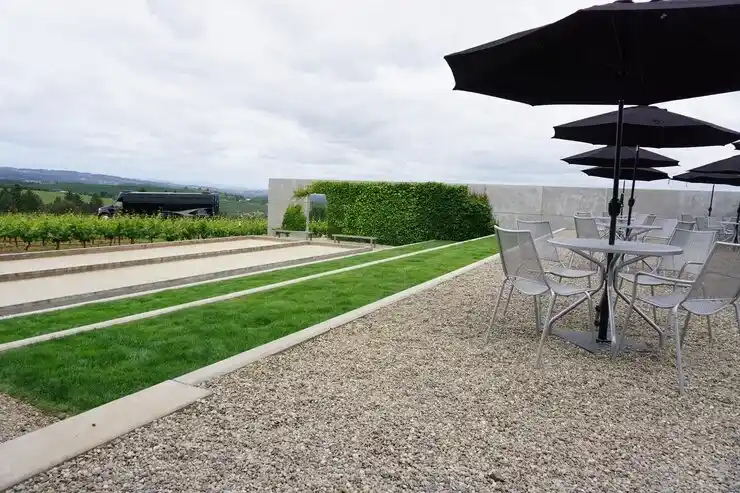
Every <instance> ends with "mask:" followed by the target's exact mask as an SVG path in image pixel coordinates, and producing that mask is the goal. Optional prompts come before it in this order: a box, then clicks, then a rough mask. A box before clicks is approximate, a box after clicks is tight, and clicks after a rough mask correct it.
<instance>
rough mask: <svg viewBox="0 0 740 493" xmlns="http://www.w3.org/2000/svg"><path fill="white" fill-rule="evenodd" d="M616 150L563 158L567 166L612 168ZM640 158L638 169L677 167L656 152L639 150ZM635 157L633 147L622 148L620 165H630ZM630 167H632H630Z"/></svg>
mask: <svg viewBox="0 0 740 493" xmlns="http://www.w3.org/2000/svg"><path fill="white" fill-rule="evenodd" d="M615 153H616V148H615V147H614V146H609V147H601V148H599V149H594V150H593V151H588V152H583V153H581V154H576V155H574V156H569V157H565V158H563V161H565V162H566V163H568V164H577V165H581V166H598V167H600V168H613V167H614V156H615ZM639 154H640V158H639V160H638V161H636V163H637V167H638V168H666V167H669V166H678V161H676V160H675V159H671V158H669V157H667V156H662V155H660V154H658V153H656V152H650V151H646V150H645V149H640V151H639ZM636 157H637V150H636V149H635V148H634V147H622V152H621V153H620V159H621V160H622V163H626V162H627V161H629V164H630V165H632V164H633V162H634V161H635V158H636ZM630 167H632V166H630Z"/></svg>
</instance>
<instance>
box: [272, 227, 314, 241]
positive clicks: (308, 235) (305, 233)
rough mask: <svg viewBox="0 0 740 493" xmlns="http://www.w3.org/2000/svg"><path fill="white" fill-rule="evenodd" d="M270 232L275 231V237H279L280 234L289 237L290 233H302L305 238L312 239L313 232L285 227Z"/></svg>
mask: <svg viewBox="0 0 740 493" xmlns="http://www.w3.org/2000/svg"><path fill="white" fill-rule="evenodd" d="M272 232H273V233H275V236H276V237H277V238H280V237H281V236H285V237H287V238H290V235H291V234H295V235H303V236H305V237H306V239H307V240H312V239H313V233H312V232H310V231H290V230H287V229H274V230H273V231H272Z"/></svg>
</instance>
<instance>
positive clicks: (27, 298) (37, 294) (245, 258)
mask: <svg viewBox="0 0 740 493" xmlns="http://www.w3.org/2000/svg"><path fill="white" fill-rule="evenodd" d="M254 241H257V243H260V244H264V242H263V241H259V240H254ZM231 243H237V242H231ZM202 246H204V247H205V246H210V245H202ZM158 250H161V249H158ZM341 252H345V253H351V251H349V250H347V249H346V248H342V247H335V246H330V245H302V246H295V247H288V248H280V249H275V250H265V251H256V252H249V253H243V254H235V255H223V256H215V257H208V258H202V259H195V260H183V261H179V262H169V263H163V264H153V265H142V266H137V267H123V268H119V269H111V270H104V271H95V272H84V273H79V274H67V275H61V276H53V277H45V278H39V279H27V280H21V281H12V282H3V283H0V310H2V307H8V306H13V305H19V304H25V303H34V302H40V301H43V300H49V299H55V298H62V297H69V296H75V295H83V294H86V293H94V292H99V291H107V290H116V289H122V288H126V287H129V286H139V285H146V284H151V283H156V282H162V281H169V280H175V279H180V278H186V277H193V276H198V275H206V274H211V273H218V272H222V271H231V270H235V269H241V268H247V267H252V266H259V265H263V264H273V263H278V262H286V261H291V260H299V259H308V258H312V257H317V256H321V255H328V254H333V253H341ZM117 253H129V252H117ZM137 253H139V252H137ZM110 255H113V254H110ZM42 260H66V259H64V258H60V259H37V260H30V261H29V262H40V261H42Z"/></svg>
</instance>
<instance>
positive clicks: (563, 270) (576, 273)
mask: <svg viewBox="0 0 740 493" xmlns="http://www.w3.org/2000/svg"><path fill="white" fill-rule="evenodd" d="M547 272H548V273H550V274H553V275H555V276H560V277H566V278H568V279H581V278H583V277H591V276H593V275H594V274H596V273H597V272H598V271H595V270H583V269H569V268H568V267H552V268H549V269H547Z"/></svg>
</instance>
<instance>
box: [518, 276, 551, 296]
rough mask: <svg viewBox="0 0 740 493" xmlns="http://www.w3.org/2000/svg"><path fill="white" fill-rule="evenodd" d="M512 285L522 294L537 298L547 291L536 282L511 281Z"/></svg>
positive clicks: (526, 280)
mask: <svg viewBox="0 0 740 493" xmlns="http://www.w3.org/2000/svg"><path fill="white" fill-rule="evenodd" d="M511 282H512V284H513V285H514V287H515V288H516V289H517V291H519V292H520V293H522V294H525V295H529V296H539V295H541V294H545V293H547V292H548V291H549V289H548V287H547V286H546V285H545V284H543V283H541V282H537V281H531V280H529V279H522V278H519V279H512V281H511Z"/></svg>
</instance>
